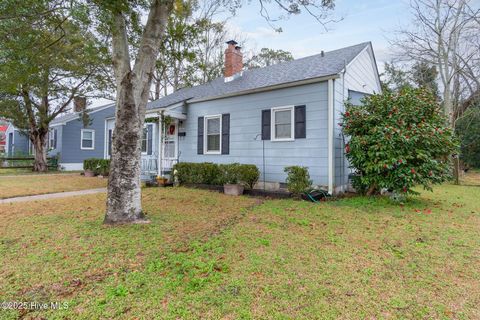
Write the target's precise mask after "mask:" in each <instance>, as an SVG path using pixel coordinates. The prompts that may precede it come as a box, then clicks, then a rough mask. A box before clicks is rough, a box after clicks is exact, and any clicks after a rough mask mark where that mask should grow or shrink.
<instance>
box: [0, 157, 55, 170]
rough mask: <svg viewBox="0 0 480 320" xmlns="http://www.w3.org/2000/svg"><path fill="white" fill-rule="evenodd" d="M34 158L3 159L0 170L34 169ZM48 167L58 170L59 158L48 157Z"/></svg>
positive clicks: (0, 160)
mask: <svg viewBox="0 0 480 320" xmlns="http://www.w3.org/2000/svg"><path fill="white" fill-rule="evenodd" d="M34 161H35V158H34V157H1V158H0V169H33V163H34ZM47 165H48V167H49V168H51V169H57V168H58V158H57V157H48V158H47Z"/></svg>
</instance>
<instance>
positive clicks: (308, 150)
mask: <svg viewBox="0 0 480 320" xmlns="http://www.w3.org/2000/svg"><path fill="white" fill-rule="evenodd" d="M285 105H306V125H307V135H306V138H305V139H296V140H295V141H282V142H277V141H265V163H266V169H265V176H266V177H265V180H266V181H269V182H284V181H285V178H286V175H285V173H284V172H283V170H284V168H285V167H286V166H291V165H300V166H307V167H308V168H309V172H310V176H311V178H312V179H313V182H314V183H315V184H319V185H327V184H328V162H327V161H328V143H327V116H328V113H327V83H326V82H322V83H316V84H309V85H303V86H298V87H292V88H285V89H278V90H273V91H269V92H262V93H255V94H249V95H244V96H237V97H230V98H224V99H218V100H213V101H205V102H198V103H193V104H191V105H189V106H188V116H187V117H188V118H187V120H186V122H185V127H186V136H185V137H180V138H179V151H180V157H179V160H180V161H184V162H216V163H232V162H240V163H249V164H255V165H257V167H258V168H259V169H260V170H261V171H262V143H263V142H262V140H261V139H260V136H258V137H257V135H259V134H260V133H261V112H262V110H264V109H269V108H272V107H279V106H285ZM222 113H230V154H229V155H210V154H206V155H198V154H197V126H198V122H197V118H198V117H201V116H208V115H216V114H222ZM256 137H257V140H255V138H256ZM262 177H263V175H262Z"/></svg>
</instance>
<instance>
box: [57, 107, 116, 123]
mask: <svg viewBox="0 0 480 320" xmlns="http://www.w3.org/2000/svg"><path fill="white" fill-rule="evenodd" d="M113 106H115V104H114V103H109V104H104V105H103V106H99V107H95V108H89V109H87V112H88V113H90V112H94V111H97V110H99V109H106V108H108V107H113ZM75 119H78V113H76V112H69V113H65V114H63V115H61V116H59V117H56V118H55V119H54V120H53V121H52V122H51V123H50V125H55V124H58V123H64V122H68V121H71V120H75Z"/></svg>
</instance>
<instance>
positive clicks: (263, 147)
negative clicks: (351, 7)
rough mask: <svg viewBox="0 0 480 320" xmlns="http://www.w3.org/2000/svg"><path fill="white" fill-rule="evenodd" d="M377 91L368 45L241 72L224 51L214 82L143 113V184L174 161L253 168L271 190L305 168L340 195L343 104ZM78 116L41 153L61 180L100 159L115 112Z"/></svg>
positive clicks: (54, 127) (344, 177)
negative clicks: (56, 163)
mask: <svg viewBox="0 0 480 320" xmlns="http://www.w3.org/2000/svg"><path fill="white" fill-rule="evenodd" d="M380 91H381V87H380V80H379V75H378V70H377V66H376V62H375V56H374V52H373V48H372V45H371V43H370V42H366V43H361V44H358V45H354V46H350V47H346V48H342V49H338V50H334V51H330V52H321V53H320V54H317V55H313V56H309V57H306V58H302V59H297V60H294V61H290V62H284V63H280V64H276V65H273V66H268V67H265V68H259V69H252V70H243V63H242V53H241V48H240V47H238V46H236V42H235V41H229V42H228V48H227V49H226V50H225V76H224V77H220V78H217V79H215V80H213V81H211V82H209V83H206V84H204V85H199V86H195V87H191V88H184V89H181V90H178V91H176V92H174V93H172V94H170V95H168V96H165V97H163V98H161V99H159V100H156V101H153V102H150V103H149V104H148V106H147V113H146V123H145V128H144V133H143V141H142V173H143V177H144V178H146V177H148V176H152V175H157V174H163V173H165V172H170V171H171V168H172V166H173V165H174V164H175V163H177V162H178V161H181V162H215V163H233V162H239V163H248V164H255V165H257V167H258V168H259V169H260V171H261V180H265V181H264V182H265V183H266V184H268V186H269V187H271V188H275V187H278V186H279V184H280V183H283V182H284V181H285V178H286V176H285V173H284V168H285V167H286V166H291V165H299V166H306V167H308V169H309V173H310V176H311V178H312V180H313V182H314V184H316V185H319V186H324V187H326V188H328V190H329V191H330V192H341V191H343V190H344V189H345V187H346V185H347V183H348V174H349V173H350V169H349V167H348V163H347V160H346V158H345V155H344V145H345V137H344V136H343V135H342V132H341V130H340V127H339V126H338V123H339V122H340V121H341V113H342V112H343V111H344V101H346V100H348V99H350V100H351V101H352V102H353V103H359V101H360V99H361V98H362V97H364V96H365V95H368V94H373V93H376V92H380ZM88 113H89V117H90V123H89V124H88V125H87V126H85V125H84V124H83V122H82V121H81V119H80V113H71V114H67V115H65V116H63V117H60V118H57V119H56V120H55V121H54V122H53V123H52V124H51V132H52V134H51V135H50V137H51V138H52V140H55V141H50V142H49V143H51V144H50V145H51V146H52V148H50V153H51V154H60V164H61V166H62V167H63V168H64V169H66V170H81V169H82V162H83V160H84V159H87V158H92V157H96V158H109V157H110V144H111V137H112V133H113V129H114V125H115V117H114V114H115V106H114V105H113V104H110V105H105V106H102V107H98V108H94V109H90V110H88ZM158 119H164V121H158ZM165 119H168V121H165ZM49 140H50V139H49ZM263 177H265V178H264V179H263Z"/></svg>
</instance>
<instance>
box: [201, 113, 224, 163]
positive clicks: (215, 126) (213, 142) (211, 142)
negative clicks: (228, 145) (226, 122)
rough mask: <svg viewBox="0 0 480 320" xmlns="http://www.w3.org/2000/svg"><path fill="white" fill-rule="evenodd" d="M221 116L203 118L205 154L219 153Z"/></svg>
mask: <svg viewBox="0 0 480 320" xmlns="http://www.w3.org/2000/svg"><path fill="white" fill-rule="evenodd" d="M221 132H222V116H221V115H218V116H207V117H205V129H204V137H205V153H207V154H208V153H210V154H220V153H221V144H222V143H221Z"/></svg>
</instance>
